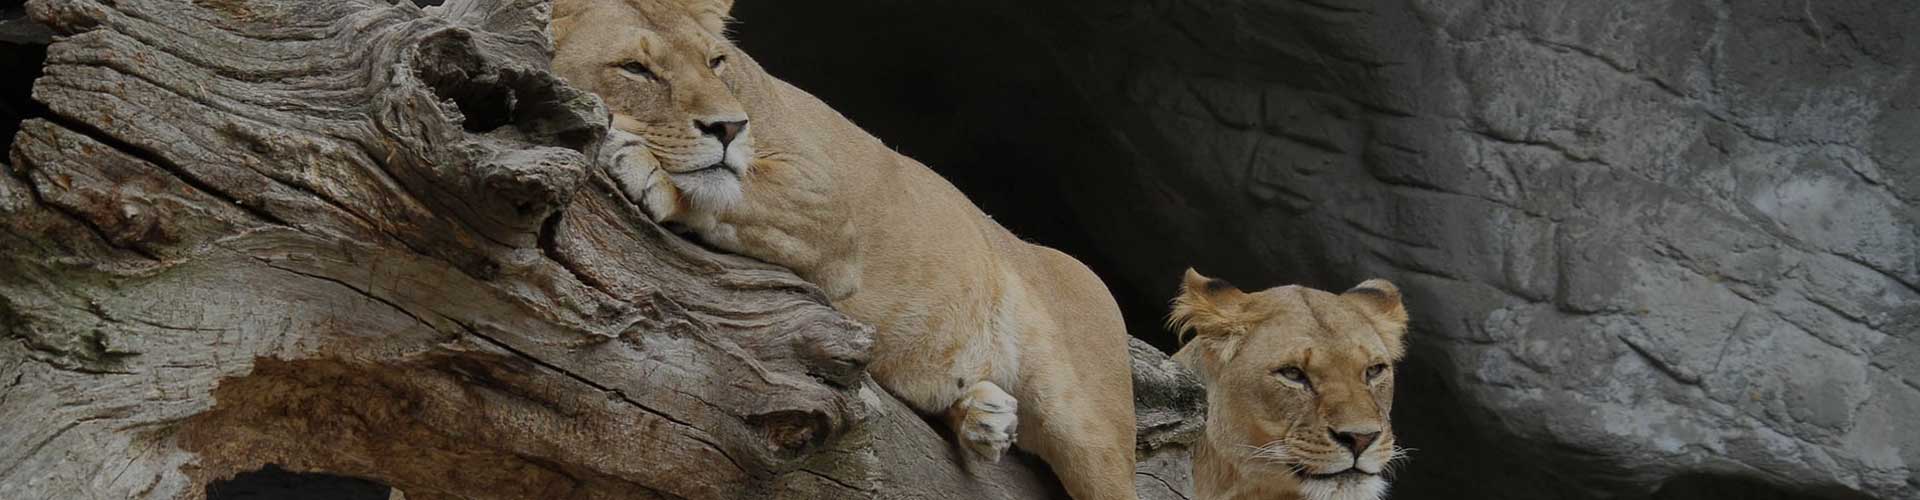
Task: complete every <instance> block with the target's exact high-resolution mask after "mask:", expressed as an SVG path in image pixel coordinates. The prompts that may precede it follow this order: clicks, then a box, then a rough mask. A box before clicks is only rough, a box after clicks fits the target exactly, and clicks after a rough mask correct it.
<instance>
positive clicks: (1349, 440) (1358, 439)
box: [1328, 430, 1380, 457]
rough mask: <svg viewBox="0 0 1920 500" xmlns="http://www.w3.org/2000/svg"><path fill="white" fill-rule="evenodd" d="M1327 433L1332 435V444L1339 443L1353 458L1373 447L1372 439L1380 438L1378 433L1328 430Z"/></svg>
mask: <svg viewBox="0 0 1920 500" xmlns="http://www.w3.org/2000/svg"><path fill="white" fill-rule="evenodd" d="M1328 432H1329V433H1331V434H1333V442H1336V443H1340V444H1341V445H1344V446H1346V447H1347V449H1348V450H1352V451H1353V456H1355V457H1358V456H1360V453H1361V452H1364V451H1367V447H1368V446H1373V440H1374V438H1378V437H1380V433H1378V432H1340V431H1335V430H1328Z"/></svg>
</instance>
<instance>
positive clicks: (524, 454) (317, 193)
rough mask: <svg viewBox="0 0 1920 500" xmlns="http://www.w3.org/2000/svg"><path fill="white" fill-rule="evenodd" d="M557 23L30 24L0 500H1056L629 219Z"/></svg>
mask: <svg viewBox="0 0 1920 500" xmlns="http://www.w3.org/2000/svg"><path fill="white" fill-rule="evenodd" d="M546 9H547V7H546V5H545V3H544V2H542V1H539V0H475V1H471V2H460V1H455V2H451V3H450V4H449V5H447V6H445V7H435V8H429V9H426V10H422V9H420V8H417V7H415V6H414V5H412V4H411V3H407V2H401V3H398V4H388V3H386V2H376V1H310V0H194V1H193V2H176V1H167V0H118V1H107V0H35V1H34V2H33V3H31V4H30V5H29V12H30V14H31V15H32V16H33V17H34V18H35V19H36V20H37V21H38V22H40V23H41V24H44V25H46V26H47V27H49V28H51V29H52V30H53V31H54V33H56V34H57V37H56V39H55V41H54V43H53V44H52V45H51V46H50V47H49V48H48V58H47V65H46V68H45V69H46V73H45V75H44V76H43V77H42V78H41V79H40V80H39V81H38V82H37V83H36V86H35V88H34V97H35V99H36V100H37V101H39V102H41V103H44V104H45V105H46V106H47V116H44V117H41V118H36V119H32V120H28V121H26V122H24V123H22V124H21V132H20V133H19V135H18V136H17V137H16V138H15V140H14V143H13V145H12V147H11V149H10V154H9V163H10V164H11V166H10V167H9V168H8V169H7V170H8V171H7V172H6V175H0V336H4V338H5V339H6V341H5V342H0V422H5V425H4V426H0V498H9V499H11V498H80V497H112V498H126V497H139V498H202V497H204V496H205V490H206V486H207V485H208V484H209V482H211V481H216V480H219V479H222V478H227V477H232V476H233V475H235V474H237V473H240V472H245V471H251V470H255V469H259V468H261V467H262V466H264V465H266V464H279V465H281V466H282V467H285V468H286V469H289V470H295V471H306V472H325V473H330V474H339V475H346V476H354V477H360V478H366V479H369V480H373V481H377V482H379V483H382V484H386V485H390V486H392V487H393V488H395V489H397V490H400V491H404V492H405V494H406V497H407V498H410V499H415V500H425V499H435V498H474V499H489V498H502V499H505V498H700V499H706V498H769V497H775V498H1044V497H1049V496H1051V497H1060V496H1061V495H1060V493H1059V491H1058V486H1057V484H1055V483H1054V481H1053V480H1052V479H1051V478H1050V477H1049V476H1048V475H1047V474H1046V473H1045V472H1044V471H1045V469H1044V468H1036V465H1037V464H1038V462H1037V461H1036V460H1034V459H1032V458H1031V457H1028V456H1024V455H1015V456H1014V457H1013V458H1012V459H1010V460H1007V461H1005V462H1003V463H1002V464H999V465H994V466H982V467H976V468H974V469H973V470H968V468H966V467H963V466H962V465H961V462H960V461H959V457H960V454H959V453H958V452H957V451H956V450H955V449H954V448H953V447H952V446H950V445H949V444H948V443H949V439H948V438H947V437H946V436H944V435H942V433H941V432H942V431H936V430H935V429H934V428H933V427H931V426H929V425H928V424H927V422H926V421H924V420H922V419H921V418H920V417H919V416H917V415H915V414H914V413H913V412H911V411H909V410H908V409H907V408H906V407H905V406H903V405H901V404H900V403H898V402H897V401H894V400H893V399H892V398H891V397H889V396H888V395H887V394H886V393H885V392H884V391H882V390H880V389H879V387H878V386H876V385H874V383H873V382H872V381H871V379H869V378H868V377H867V376H866V375H865V373H864V371H863V368H864V365H865V362H866V359H867V350H868V348H869V344H870V343H871V340H870V339H871V336H870V331H868V329H867V328H866V327H864V326H862V325H860V324H858V323H856V322H853V321H851V320H849V319H848V318H846V317H844V316H842V315H841V314H839V313H838V312H837V311H834V310H833V309H832V308H831V307H829V306H828V305H826V300H825V298H824V297H823V296H822V295H821V294H820V293H819V291H818V290H816V289H815V288H814V287H812V286H810V285H808V284H806V283H804V282H802V281H801V280H799V279H798V278H796V277H794V276H793V275H792V274H791V273H788V272H787V271H785V270H783V269H779V268H776V267H772V266H768V265H765V264H761V263H757V262H754V261H750V260H747V259H744V258H739V257H735V256H729V255H722V254H716V253H713V252H710V251H707V250H705V249H702V248H699V247H698V246H696V245H694V244H691V243H689V242H687V241H685V240H682V239H680V238H678V237H676V236H674V235H672V234H669V233H667V232H665V231H663V230H662V229H661V228H659V227H658V226H655V225H654V224H652V223H651V222H649V221H648V220H647V219H646V218H645V217H644V216H643V215H641V214H640V213H639V212H638V211H637V209H636V208H635V207H634V206H633V204H631V203H630V202H628V201H627V200H626V199H625V198H624V197H623V196H622V195H621V194H620V193H619V190H618V189H615V188H614V186H613V184H612V182H611V181H610V180H609V179H608V178H607V177H606V176H605V175H604V174H602V173H601V172H600V170H599V169H597V168H595V167H594V166H593V165H591V164H590V162H589V160H588V159H589V158H592V157H593V155H591V154H587V153H590V152H591V151H593V149H594V148H596V147H598V142H599V140H600V138H601V136H602V135H603V134H604V132H605V127H606V122H605V116H606V113H605V111H604V110H603V109H602V108H601V107H600V104H599V101H598V100H596V99H594V98H593V97H592V96H590V95H588V94H586V93H583V92H581V91H578V90H576V89H573V88H570V87H567V86H565V85H563V84H561V83H560V82H559V81H558V80H557V79H556V78H555V77H554V76H553V75H551V74H550V73H549V72H548V71H547V70H546V61H547V59H548V58H549V47H548V41H547V37H546V30H545V27H546ZM1136 347H1137V348H1136V349H1135V355H1136V365H1135V366H1136V371H1137V372H1138V373H1136V379H1138V380H1141V382H1140V383H1141V384H1143V388H1142V389H1141V391H1140V392H1142V397H1141V402H1142V403H1143V405H1145V406H1146V408H1144V409H1143V410H1142V418H1141V426H1142V429H1143V433H1144V434H1143V438H1142V440H1141V442H1142V450H1141V458H1142V459H1143V464H1144V465H1143V466H1142V469H1141V473H1140V474H1139V475H1137V476H1136V479H1138V481H1137V484H1138V485H1140V487H1141V493H1142V496H1143V498H1183V497H1184V495H1183V494H1184V492H1185V488H1186V486H1185V482H1186V481H1185V477H1186V465H1185V461H1184V458H1183V454H1184V443H1185V442H1186V441H1187V440H1190V439H1191V437H1192V436H1193V434H1194V430H1195V429H1196V428H1197V425H1198V420H1199V416H1198V414H1197V413H1198V412H1199V411H1201V405H1203V402H1200V400H1199V398H1198V397H1197V396H1196V395H1195V394H1196V393H1195V391H1196V390H1197V388H1196V386H1195V385H1194V384H1193V383H1192V380H1191V378H1190V377H1187V376H1186V375H1184V374H1183V373H1181V372H1180V370H1179V369H1178V368H1177V367H1175V366H1173V365H1172V364H1171V363H1167V362H1165V356H1164V355H1161V354H1160V353H1159V352H1157V351H1154V350H1152V349H1151V348H1138V347H1142V346H1136ZM1148 386H1151V387H1148ZM1148 415H1154V417H1153V418H1148Z"/></svg>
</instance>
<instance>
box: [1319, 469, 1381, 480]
mask: <svg viewBox="0 0 1920 500" xmlns="http://www.w3.org/2000/svg"><path fill="white" fill-rule="evenodd" d="M1378 475H1379V474H1375V473H1372V472H1367V471H1363V470H1360V469H1358V468H1351V467H1350V468H1348V469H1347V470H1343V471H1340V472H1334V473H1328V474H1309V473H1305V472H1302V473H1300V477H1304V478H1307V479H1312V480H1316V481H1340V480H1347V479H1357V478H1362V477H1367V476H1378Z"/></svg>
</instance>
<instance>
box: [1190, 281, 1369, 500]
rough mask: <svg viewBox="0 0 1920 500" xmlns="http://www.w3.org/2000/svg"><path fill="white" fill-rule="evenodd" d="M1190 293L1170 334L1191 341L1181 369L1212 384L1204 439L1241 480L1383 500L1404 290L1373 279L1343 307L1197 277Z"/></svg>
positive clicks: (1314, 297)
mask: <svg viewBox="0 0 1920 500" xmlns="http://www.w3.org/2000/svg"><path fill="white" fill-rule="evenodd" d="M1184 281H1185V282H1184V284H1183V285H1182V287H1181V291H1180V295H1179V297H1177V298H1175V299H1174V306H1173V314H1172V315H1171V316H1170V318H1169V324H1170V325H1172V326H1173V327H1174V328H1175V330H1176V331H1178V332H1180V333H1181V334H1182V336H1184V335H1185V334H1186V333H1187V332H1191V333H1192V335H1193V340H1192V341H1190V342H1188V343H1187V345H1186V347H1184V348H1182V349H1181V351H1180V353H1179V354H1178V355H1177V356H1176V358H1177V359H1179V360H1180V361H1181V362H1182V363H1184V364H1186V365H1187V366H1188V367H1189V368H1192V369H1193V370H1194V371H1195V372H1197V373H1198V374H1199V375H1200V377H1201V378H1202V380H1204V381H1205V382H1206V385H1207V397H1208V410H1207V431H1206V437H1205V439H1206V440H1207V445H1209V446H1211V448H1212V450H1214V452H1215V453H1217V454H1218V457H1219V459H1221V460H1224V461H1227V462H1228V463H1226V464H1223V465H1222V467H1224V468H1230V469H1232V470H1234V471H1237V472H1236V473H1234V474H1231V475H1232V476H1233V477H1235V478H1236V479H1234V480H1239V481H1270V480H1280V481H1283V482H1284V481H1286V480H1289V479H1290V480H1291V482H1293V483H1295V484H1297V485H1298V490H1297V491H1298V493H1299V495H1300V496H1302V497H1304V498H1307V499H1310V500H1348V499H1354V500H1372V499H1376V498H1379V497H1381V496H1382V495H1384V494H1385V492H1386V488H1387V482H1386V480H1385V479H1383V478H1382V477H1381V472H1382V471H1383V470H1384V469H1385V467H1386V466H1387V464H1388V463H1389V462H1390V461H1392V460H1394V459H1395V458H1396V455H1397V454H1398V448H1397V447H1395V446H1394V435H1393V427H1392V425H1390V422H1389V421H1388V411H1389V410H1390V409H1391V407H1392V405H1393V364H1394V362H1395V361H1398V360H1399V359H1400V357H1401V356H1402V355H1403V354H1404V353H1405V347H1404V345H1403V344H1402V337H1403V336H1404V335H1405V334H1406V330H1407V313H1406V310H1405V309H1404V308H1402V307H1401V304H1400V291H1399V289H1397V288H1395V287H1394V286H1393V284H1392V283H1388V282H1387V281H1385V280H1377V279H1376V280H1370V281H1367V282H1365V283H1361V284H1360V285H1359V286H1357V287H1354V288H1353V289H1352V290H1348V291H1346V292H1345V293H1342V294H1339V295H1335V294H1331V293H1327V292H1323V291H1319V290H1314V289H1311V288H1305V287H1299V286H1286V287H1279V288H1271V289H1267V290H1264V291H1260V292H1255V293H1246V292H1242V291H1240V290H1239V289H1237V288H1234V287H1233V285H1230V284H1227V282H1225V281H1222V280H1218V279H1210V278H1207V277H1205V276H1201V275H1200V273H1197V272H1194V271H1193V270H1188V271H1187V275H1186V279H1185V280H1184ZM1195 467H1196V469H1195V472H1196V475H1198V474H1200V473H1202V472H1203V471H1201V470H1200V467H1201V466H1200V465H1199V464H1198V462H1196V466H1195ZM1197 479H1200V480H1204V478H1197ZM1283 486H1284V485H1283Z"/></svg>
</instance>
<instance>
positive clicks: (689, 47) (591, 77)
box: [549, 0, 753, 198]
mask: <svg viewBox="0 0 1920 500" xmlns="http://www.w3.org/2000/svg"><path fill="white" fill-rule="evenodd" d="M732 3H733V2H732V1H731V0H558V1H556V2H554V12H553V22H552V23H551V24H550V25H549V27H550V28H551V30H552V34H553V40H554V47H555V49H554V57H553V70H554V72H555V73H557V74H559V75H560V77H561V78H563V79H565V80H566V81H567V83H568V84H571V85H573V86H576V87H580V88H582V89H585V90H587V91H589V92H593V93H594V94H596V95H599V96H600V99H601V100H602V101H605V102H606V104H607V107H608V108H609V109H610V110H611V111H612V112H613V127H612V129H613V130H612V131H611V134H610V135H611V138H610V140H609V141H608V143H606V144H605V145H603V146H602V151H603V153H602V154H603V155H610V156H611V159H610V161H612V162H613V164H615V165H636V166H638V167H641V168H639V169H637V170H641V171H651V170H653V169H659V170H661V171H664V172H665V173H666V175H669V176H671V177H672V180H673V182H674V184H675V185H677V186H679V188H680V189H682V190H685V191H687V192H688V194H690V195H693V196H696V197H699V196H703V195H710V196H713V197H718V198H728V197H732V196H735V195H737V194H738V190H739V188H740V187H739V186H740V177H741V176H742V175H744V174H745V173H746V171H747V167H748V164H749V161H748V160H750V159H751V158H752V157H753V138H752V127H751V124H750V123H748V120H747V113H746V109H745V108H744V107H743V106H741V104H740V101H739V100H738V99H736V98H735V97H734V93H733V90H732V88H731V86H730V85H729V83H728V80H727V70H728V59H729V58H732V57H734V55H735V54H737V50H736V49H735V48H734V47H733V45H732V44H731V43H730V42H728V41H727V39H726V38H725V37H724V36H722V29H724V27H725V21H724V16H725V15H726V12H727V10H728V9H729V8H730V7H731V6H732Z"/></svg>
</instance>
